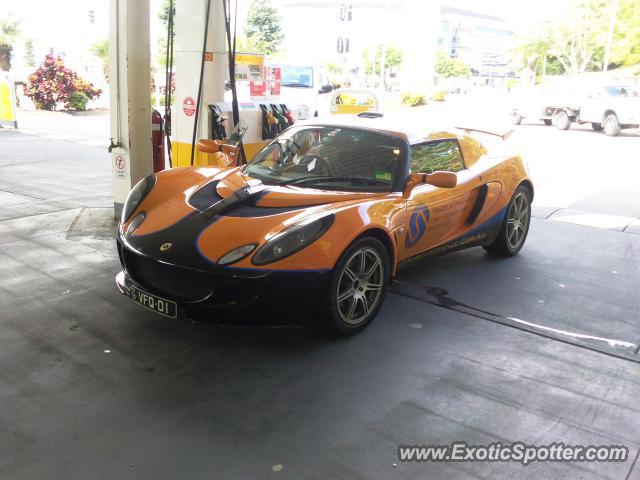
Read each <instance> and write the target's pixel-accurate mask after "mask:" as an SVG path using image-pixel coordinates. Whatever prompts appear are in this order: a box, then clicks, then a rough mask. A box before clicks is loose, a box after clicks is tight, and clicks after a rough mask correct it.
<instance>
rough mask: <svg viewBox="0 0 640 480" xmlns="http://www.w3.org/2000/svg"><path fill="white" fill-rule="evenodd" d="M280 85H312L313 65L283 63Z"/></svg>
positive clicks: (307, 86) (309, 86)
mask: <svg viewBox="0 0 640 480" xmlns="http://www.w3.org/2000/svg"><path fill="white" fill-rule="evenodd" d="M280 85H282V86H283V87H305V88H311V87H313V67H298V66H292V65H283V66H282V79H281V80H280Z"/></svg>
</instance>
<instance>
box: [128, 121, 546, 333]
mask: <svg viewBox="0 0 640 480" xmlns="http://www.w3.org/2000/svg"><path fill="white" fill-rule="evenodd" d="M484 133H487V132H484ZM499 150H500V149H498V150H496V151H494V152H491V153H490V152H489V151H488V150H487V148H486V147H485V145H484V144H483V143H481V142H480V141H479V140H478V135H477V134H475V133H473V134H472V131H471V129H458V128H452V129H447V130H435V129H429V128H422V129H421V128H420V127H419V126H417V125H413V126H411V127H410V128H405V127H403V125H402V123H401V122H394V121H393V120H392V119H389V118H384V117H382V116H381V115H379V114H377V115H371V114H360V115H359V116H349V117H348V118H341V119H331V120H329V121H321V120H318V119H312V120H309V121H306V122H300V123H298V124H296V125H294V126H292V127H290V128H289V129H288V130H286V131H285V132H283V133H282V134H281V135H280V136H279V137H277V138H276V139H274V140H273V141H271V142H270V143H269V144H268V145H266V146H265V147H264V148H263V149H262V150H261V151H259V152H258V153H257V154H256V155H255V157H254V158H253V159H252V160H251V162H249V163H248V164H247V165H242V166H232V167H222V168H216V167H202V166H197V167H185V168H174V169H170V170H167V171H163V172H160V173H157V174H154V175H151V176H148V177H146V178H145V179H143V180H142V181H140V182H139V183H138V184H137V185H136V186H135V187H134V188H133V190H132V191H131V193H130V194H129V197H128V199H127V201H126V203H125V205H124V207H123V211H122V217H121V218H122V219H121V223H120V226H119V229H118V235H117V237H118V238H117V239H118V252H119V255H120V261H121V263H122V267H123V271H122V272H120V273H119V274H118V276H117V277H116V283H117V285H118V288H119V289H120V291H121V292H122V293H124V294H127V295H129V296H130V297H131V298H132V299H133V300H135V301H136V302H138V303H140V304H142V305H143V306H145V307H147V308H150V309H152V310H154V311H156V312H158V313H161V314H163V315H166V316H169V317H176V316H178V315H179V314H180V313H181V312H187V313H188V314H192V315H209V316H211V315H216V312H217V311H219V310H220V309H224V308H229V307H238V306H246V305H250V304H256V303H258V304H260V303H259V302H261V301H263V300H266V301H268V302H275V303H276V304H280V305H284V304H287V305H289V304H292V303H294V302H296V303H299V304H302V305H304V306H305V308H307V309H308V311H309V312H310V313H313V314H316V313H319V314H320V318H321V319H322V320H323V321H324V322H325V323H326V324H327V325H329V326H331V327H332V328H333V329H335V330H337V331H339V332H342V333H346V334H350V333H356V332H358V331H361V330H362V329H363V328H364V327H365V326H366V325H367V324H368V323H369V322H370V321H371V320H372V319H373V318H374V317H375V315H376V314H377V313H378V311H379V310H380V308H381V306H382V303H383V300H384V297H385V294H386V291H387V288H388V287H389V284H390V282H391V281H392V279H393V278H394V276H395V275H396V272H397V271H398V268H399V267H402V266H403V265H408V264H412V263H415V262H417V261H419V260H421V259H424V258H426V257H430V256H433V255H437V254H441V253H445V252H450V251H454V250H458V249H461V248H467V247H473V246H483V247H484V248H485V249H486V250H488V251H490V252H494V253H496V254H500V255H506V256H511V255H515V254H516V253H518V251H519V250H520V249H521V248H522V245H523V244H524V242H525V239H526V237H527V232H528V229H529V222H530V216H531V208H530V205H531V200H532V198H533V186H532V183H531V181H530V179H529V175H528V173H527V169H526V167H525V164H524V162H523V161H522V159H521V158H520V157H519V156H517V155H511V154H508V153H499Z"/></svg>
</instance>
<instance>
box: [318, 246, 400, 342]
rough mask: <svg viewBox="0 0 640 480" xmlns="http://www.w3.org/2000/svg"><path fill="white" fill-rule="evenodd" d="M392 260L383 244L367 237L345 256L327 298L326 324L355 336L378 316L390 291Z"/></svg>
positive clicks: (340, 262)
mask: <svg viewBox="0 0 640 480" xmlns="http://www.w3.org/2000/svg"><path fill="white" fill-rule="evenodd" d="M389 273H390V259H389V254H388V253H387V249H386V248H385V246H384V245H383V244H382V242H380V240H378V239H376V238H373V237H363V238H360V239H358V240H356V241H355V242H353V243H352V244H351V245H350V246H349V248H347V250H346V251H345V252H344V253H343V254H342V256H341V257H340V260H338V263H337V265H336V267H335V268H334V271H333V273H332V275H331V281H330V282H329V283H330V284H329V290H328V292H327V294H326V297H327V298H326V301H325V305H326V310H325V316H326V318H325V320H326V322H325V323H326V324H327V325H328V326H329V327H330V328H331V329H332V330H333V331H335V332H338V333H342V334H346V335H352V334H354V333H358V332H360V331H362V330H363V329H364V328H365V327H366V326H367V325H368V324H369V323H370V322H371V321H372V320H373V318H374V317H375V316H376V314H377V313H378V311H379V310H380V308H381V307H382V303H383V302H384V298H385V296H386V293H387V289H388V287H389V277H390V275H389Z"/></svg>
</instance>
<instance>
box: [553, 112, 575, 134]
mask: <svg viewBox="0 0 640 480" xmlns="http://www.w3.org/2000/svg"><path fill="white" fill-rule="evenodd" d="M553 120H554V123H555V124H556V127H558V128H559V129H560V130H569V127H571V119H570V118H569V115H567V112H562V111H561V112H558V113H556V114H555V116H554V119H553Z"/></svg>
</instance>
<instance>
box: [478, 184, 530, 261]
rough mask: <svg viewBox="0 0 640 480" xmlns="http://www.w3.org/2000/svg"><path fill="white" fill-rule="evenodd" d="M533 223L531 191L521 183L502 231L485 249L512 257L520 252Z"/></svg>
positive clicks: (514, 195) (505, 218)
mask: <svg viewBox="0 0 640 480" xmlns="http://www.w3.org/2000/svg"><path fill="white" fill-rule="evenodd" d="M530 223H531V193H530V192H529V189H528V188H527V187H525V186H524V185H520V186H519V187H518V189H517V190H516V192H515V193H514V194H513V197H512V198H511V202H509V206H508V207H507V214H506V215H505V216H504V220H503V222H502V227H501V228H500V233H499V234H498V237H497V238H496V239H495V240H494V242H493V243H491V244H489V245H485V246H484V249H485V250H487V251H488V252H491V253H496V254H498V255H503V256H505V257H511V256H513V255H515V254H516V253H518V252H519V251H520V249H521V248H522V246H523V245H524V242H525V240H526V239H527V234H528V233H529V224H530Z"/></svg>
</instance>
